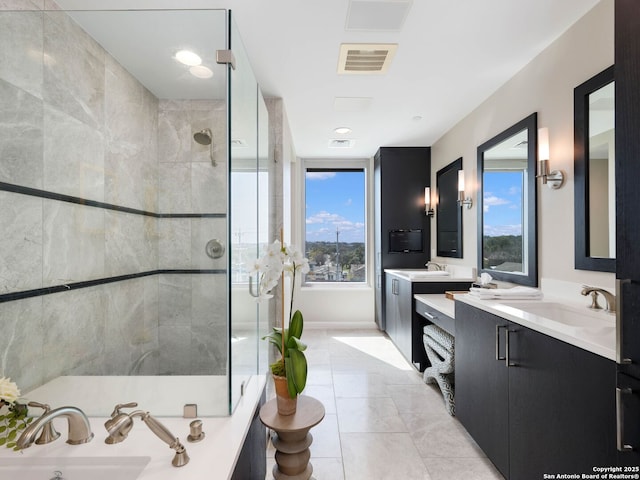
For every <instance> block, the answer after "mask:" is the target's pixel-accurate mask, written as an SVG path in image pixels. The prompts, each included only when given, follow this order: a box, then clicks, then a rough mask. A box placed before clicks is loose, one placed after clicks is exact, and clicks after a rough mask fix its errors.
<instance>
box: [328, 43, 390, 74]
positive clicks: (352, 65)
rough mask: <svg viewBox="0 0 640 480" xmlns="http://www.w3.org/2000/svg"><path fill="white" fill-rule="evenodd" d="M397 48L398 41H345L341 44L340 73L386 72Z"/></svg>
mask: <svg viewBox="0 0 640 480" xmlns="http://www.w3.org/2000/svg"><path fill="white" fill-rule="evenodd" d="M397 49H398V44H397V43H343V44H341V45H340V58H339V60H338V73H342V74H373V73H386V72H387V70H388V69H389V64H390V63H391V59H392V58H393V56H394V55H395V53H396V50H397Z"/></svg>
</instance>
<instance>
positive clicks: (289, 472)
mask: <svg viewBox="0 0 640 480" xmlns="http://www.w3.org/2000/svg"><path fill="white" fill-rule="evenodd" d="M323 418H324V406H323V405H322V403H320V402H319V401H318V400H316V399H315V398H311V397H307V396H305V395H300V396H299V397H298V407H297V409H296V413H294V414H293V415H279V414H278V411H277V405H276V401H275V399H273V400H269V401H268V402H267V403H265V404H264V405H263V406H262V408H261V409H260V420H261V421H262V423H263V424H264V425H265V426H266V427H268V428H270V429H271V443H273V446H274V448H275V449H276V454H275V460H276V464H275V465H274V466H273V478H275V479H276V480H309V479H311V475H312V474H313V466H312V465H311V464H310V463H309V459H310V458H311V452H310V451H309V446H310V445H311V443H313V436H312V435H311V434H310V433H309V430H310V429H311V428H313V427H314V426H316V425H317V424H318V423H320V422H321V421H322V419H323Z"/></svg>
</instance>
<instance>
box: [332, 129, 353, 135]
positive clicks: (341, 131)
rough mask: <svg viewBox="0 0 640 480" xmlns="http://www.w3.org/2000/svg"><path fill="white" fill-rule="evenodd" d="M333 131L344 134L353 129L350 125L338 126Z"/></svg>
mask: <svg viewBox="0 0 640 480" xmlns="http://www.w3.org/2000/svg"><path fill="white" fill-rule="evenodd" d="M333 131H334V132H336V133H339V134H340V135H344V134H345V133H351V129H350V128H349V127H338V128H336V129H334V130H333Z"/></svg>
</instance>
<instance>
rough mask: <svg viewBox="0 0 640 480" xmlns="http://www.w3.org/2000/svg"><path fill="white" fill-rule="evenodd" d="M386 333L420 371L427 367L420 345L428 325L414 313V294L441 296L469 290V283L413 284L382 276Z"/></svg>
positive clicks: (387, 275) (392, 276)
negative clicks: (449, 291)
mask: <svg viewBox="0 0 640 480" xmlns="http://www.w3.org/2000/svg"><path fill="white" fill-rule="evenodd" d="M385 278H386V280H385V297H386V299H385V313H386V315H385V316H386V319H387V328H386V332H387V335H389V338H390V339H391V340H392V341H393V343H394V344H395V346H396V347H398V350H400V353H402V355H404V357H405V358H406V359H407V360H408V361H409V362H410V363H411V364H412V365H413V366H414V367H416V368H417V369H418V370H419V371H421V372H422V371H423V370H424V369H425V368H427V367H428V366H429V365H430V363H429V359H428V358H427V354H426V352H425V350H424V344H423V343H422V327H424V326H425V325H427V324H428V323H430V322H428V321H427V319H426V318H425V317H423V316H422V315H420V314H419V313H418V312H417V311H416V301H415V299H414V298H413V296H414V295H415V294H417V293H444V292H445V291H447V290H468V289H469V287H470V286H471V285H470V282H416V281H413V282H412V281H411V280H408V279H406V278H402V277H399V276H397V275H393V274H385Z"/></svg>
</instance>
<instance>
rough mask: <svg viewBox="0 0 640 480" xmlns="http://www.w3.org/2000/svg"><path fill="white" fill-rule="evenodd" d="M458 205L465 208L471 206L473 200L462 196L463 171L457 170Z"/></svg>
mask: <svg viewBox="0 0 640 480" xmlns="http://www.w3.org/2000/svg"><path fill="white" fill-rule="evenodd" d="M458 205H460V206H463V205H466V206H467V208H471V207H472V206H473V200H471V197H466V198H465V196H464V170H458Z"/></svg>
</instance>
